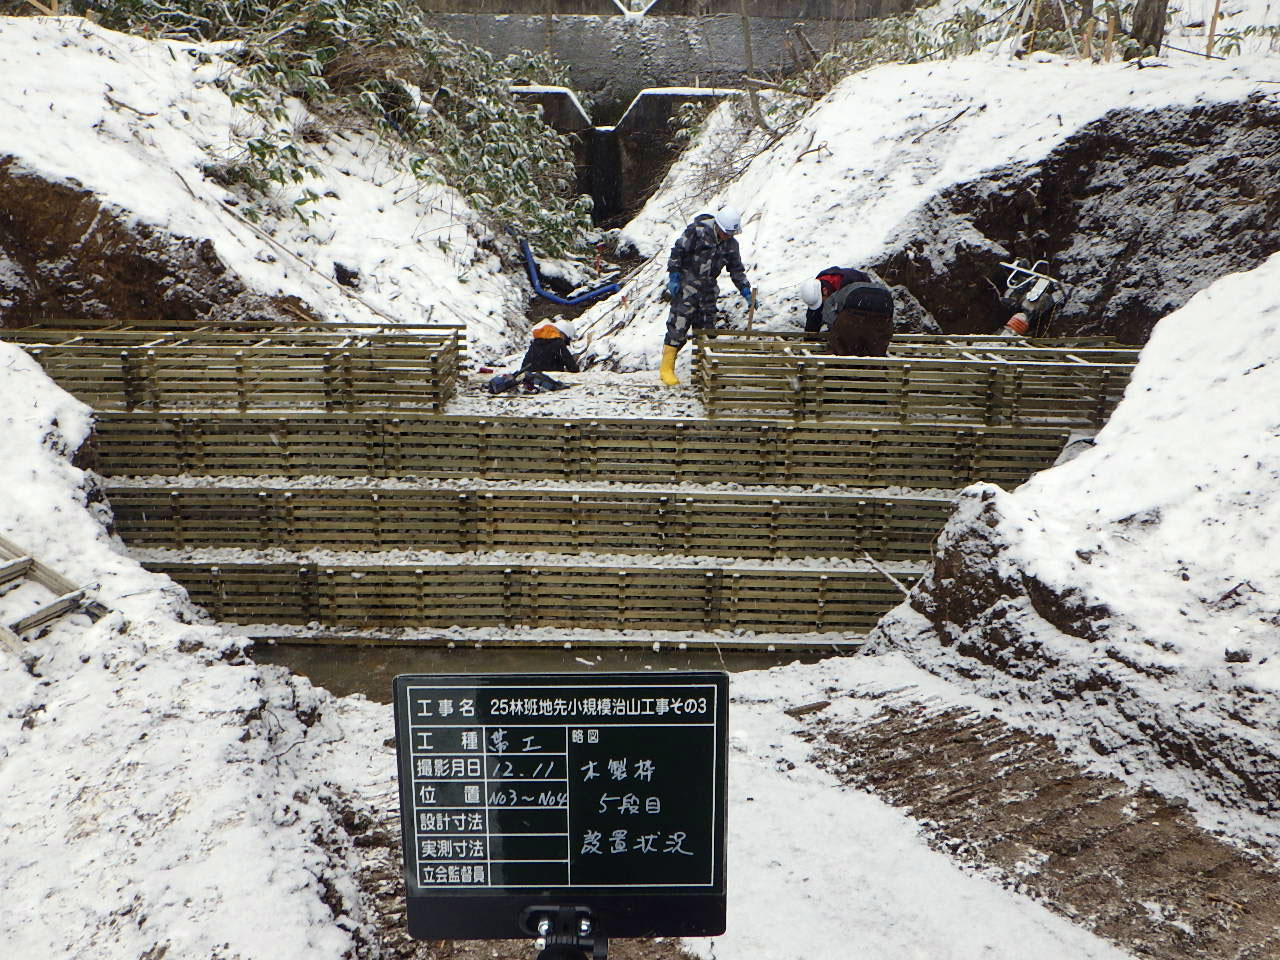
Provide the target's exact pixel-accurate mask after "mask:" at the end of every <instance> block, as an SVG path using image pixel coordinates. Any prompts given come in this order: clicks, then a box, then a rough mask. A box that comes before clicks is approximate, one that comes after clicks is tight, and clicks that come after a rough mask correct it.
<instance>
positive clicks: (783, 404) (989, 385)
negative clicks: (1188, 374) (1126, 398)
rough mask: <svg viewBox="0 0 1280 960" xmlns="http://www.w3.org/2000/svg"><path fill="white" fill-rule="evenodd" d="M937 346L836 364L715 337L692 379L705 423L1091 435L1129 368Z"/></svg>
mask: <svg viewBox="0 0 1280 960" xmlns="http://www.w3.org/2000/svg"><path fill="white" fill-rule="evenodd" d="M939 339H940V338H930V339H928V340H906V339H905V338H904V339H902V340H901V341H900V340H899V339H898V338H895V341H894V343H893V345H892V347H891V350H892V353H891V355H890V356H887V357H840V356H833V355H831V354H830V353H828V352H826V350H825V349H824V348H821V347H818V346H817V345H815V344H811V343H807V342H805V341H802V340H797V339H795V338H785V339H783V338H770V337H741V338H738V337H733V336H726V335H721V336H717V337H711V338H705V339H702V340H700V342H699V343H698V346H697V353H696V355H695V362H694V379H695V382H696V384H697V387H698V390H699V393H700V395H701V398H702V401H703V403H704V404H705V406H706V408H707V415H708V416H710V417H720V416H751V417H756V418H760V417H764V418H781V419H788V420H797V421H800V420H816V421H823V420H890V421H900V422H904V423H905V422H912V423H918V422H922V421H947V422H952V421H955V422H964V423H975V424H986V425H994V424H1020V423H1029V424H1034V423H1060V424H1066V425H1071V426H1078V427H1093V428H1096V427H1099V426H1101V425H1102V424H1103V423H1104V422H1105V421H1106V418H1107V417H1108V416H1110V414H1111V411H1112V410H1113V409H1115V406H1116V404H1117V403H1119V402H1120V398H1121V397H1122V396H1123V394H1124V389H1125V387H1126V386H1127V384H1128V382H1129V377H1130V375H1131V373H1132V371H1133V368H1134V365H1135V364H1136V362H1137V352H1136V351H1134V350H1125V349H1121V348H1113V347H1088V346H1082V345H1076V344H1071V345H1068V346H1057V347H1054V346H1049V345H1045V344H1035V345H1026V344H1023V345H1020V346H1015V345H1010V344H1008V343H996V344H983V343H978V342H972V341H971V342H968V343H965V342H963V341H958V342H956V343H941V342H939ZM973 340H976V338H973Z"/></svg>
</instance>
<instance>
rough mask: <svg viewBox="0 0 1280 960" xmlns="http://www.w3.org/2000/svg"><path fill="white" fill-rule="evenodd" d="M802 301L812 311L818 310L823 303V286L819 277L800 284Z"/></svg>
mask: <svg viewBox="0 0 1280 960" xmlns="http://www.w3.org/2000/svg"><path fill="white" fill-rule="evenodd" d="M800 299H801V300H803V301H804V305H805V306H806V307H808V308H809V309H810V310H817V309H818V307H819V305H820V304H821V303H822V284H821V282H819V280H818V278H817V277H810V278H809V279H808V280H806V281H805V282H804V283H802V284H800Z"/></svg>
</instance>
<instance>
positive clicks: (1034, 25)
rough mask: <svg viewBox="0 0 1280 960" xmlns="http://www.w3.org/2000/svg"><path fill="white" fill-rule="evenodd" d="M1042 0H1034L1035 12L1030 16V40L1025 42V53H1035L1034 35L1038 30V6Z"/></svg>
mask: <svg viewBox="0 0 1280 960" xmlns="http://www.w3.org/2000/svg"><path fill="white" fill-rule="evenodd" d="M1041 2H1042V0H1036V6H1035V10H1034V11H1033V12H1032V14H1031V39H1030V40H1029V41H1027V53H1035V51H1036V33H1037V32H1038V31H1039V30H1040V4H1041Z"/></svg>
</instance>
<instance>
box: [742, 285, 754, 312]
mask: <svg viewBox="0 0 1280 960" xmlns="http://www.w3.org/2000/svg"><path fill="white" fill-rule="evenodd" d="M738 292H739V293H740V294H742V299H744V300H746V301H747V306H748V307H750V306H754V305H755V302H756V300H755V296H754V295H753V294H752V293H751V287H750V286H749V285H748V286H744V287H742V289H740V290H739V291H738Z"/></svg>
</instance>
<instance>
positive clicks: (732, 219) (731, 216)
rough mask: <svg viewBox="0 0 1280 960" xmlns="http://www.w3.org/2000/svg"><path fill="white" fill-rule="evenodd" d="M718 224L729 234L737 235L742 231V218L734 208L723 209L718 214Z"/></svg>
mask: <svg viewBox="0 0 1280 960" xmlns="http://www.w3.org/2000/svg"><path fill="white" fill-rule="evenodd" d="M716 223H717V224H719V225H720V229H721V230H723V231H724V232H725V233H727V234H730V235H732V234H735V233H737V232H738V231H740V230H741V229H742V216H741V214H739V213H738V211H737V210H735V209H734V208H733V207H721V208H720V210H719V212H718V213H716Z"/></svg>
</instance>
